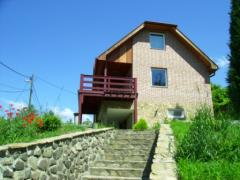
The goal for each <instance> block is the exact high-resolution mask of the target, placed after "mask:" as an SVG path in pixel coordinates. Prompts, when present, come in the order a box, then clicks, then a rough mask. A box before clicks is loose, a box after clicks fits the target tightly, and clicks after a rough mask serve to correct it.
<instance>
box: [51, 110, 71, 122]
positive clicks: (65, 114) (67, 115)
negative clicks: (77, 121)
mask: <svg viewBox="0 0 240 180" xmlns="http://www.w3.org/2000/svg"><path fill="white" fill-rule="evenodd" d="M50 110H52V111H53V112H54V114H56V115H58V116H59V117H60V118H61V119H62V120H63V121H65V122H66V121H69V120H70V119H72V120H73V119H74V117H73V113H74V112H73V111H72V110H71V109H70V108H64V109H61V108H60V107H57V106H55V107H51V108H50Z"/></svg>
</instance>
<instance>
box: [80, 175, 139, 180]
mask: <svg viewBox="0 0 240 180" xmlns="http://www.w3.org/2000/svg"><path fill="white" fill-rule="evenodd" d="M82 178H83V179H84V178H87V179H103V180H104V179H110V180H111V179H115V180H141V179H142V178H141V177H119V176H94V175H85V176H83V177H82Z"/></svg>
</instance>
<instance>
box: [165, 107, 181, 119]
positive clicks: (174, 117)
mask: <svg viewBox="0 0 240 180" xmlns="http://www.w3.org/2000/svg"><path fill="white" fill-rule="evenodd" d="M176 110H178V111H179V110H180V111H182V114H181V115H180V116H174V114H171V113H170V111H173V112H174V111H176ZM167 117H168V118H170V119H185V118H186V115H185V111H184V109H182V108H169V109H168V110H167Z"/></svg>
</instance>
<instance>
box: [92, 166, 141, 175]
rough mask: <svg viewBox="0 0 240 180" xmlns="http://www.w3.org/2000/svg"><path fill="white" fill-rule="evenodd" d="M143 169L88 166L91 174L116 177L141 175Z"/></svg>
mask: <svg viewBox="0 0 240 180" xmlns="http://www.w3.org/2000/svg"><path fill="white" fill-rule="evenodd" d="M143 171H144V169H134V168H106V167H90V168H89V172H90V174H91V175H99V176H117V177H142V176H143Z"/></svg>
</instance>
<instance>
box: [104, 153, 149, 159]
mask: <svg viewBox="0 0 240 180" xmlns="http://www.w3.org/2000/svg"><path fill="white" fill-rule="evenodd" d="M102 157H103V159H104V160H120V161H147V160H148V158H149V155H148V154H138V155H127V154H126V155H124V156H123V155H119V154H111V153H105V154H104V156H102Z"/></svg>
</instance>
